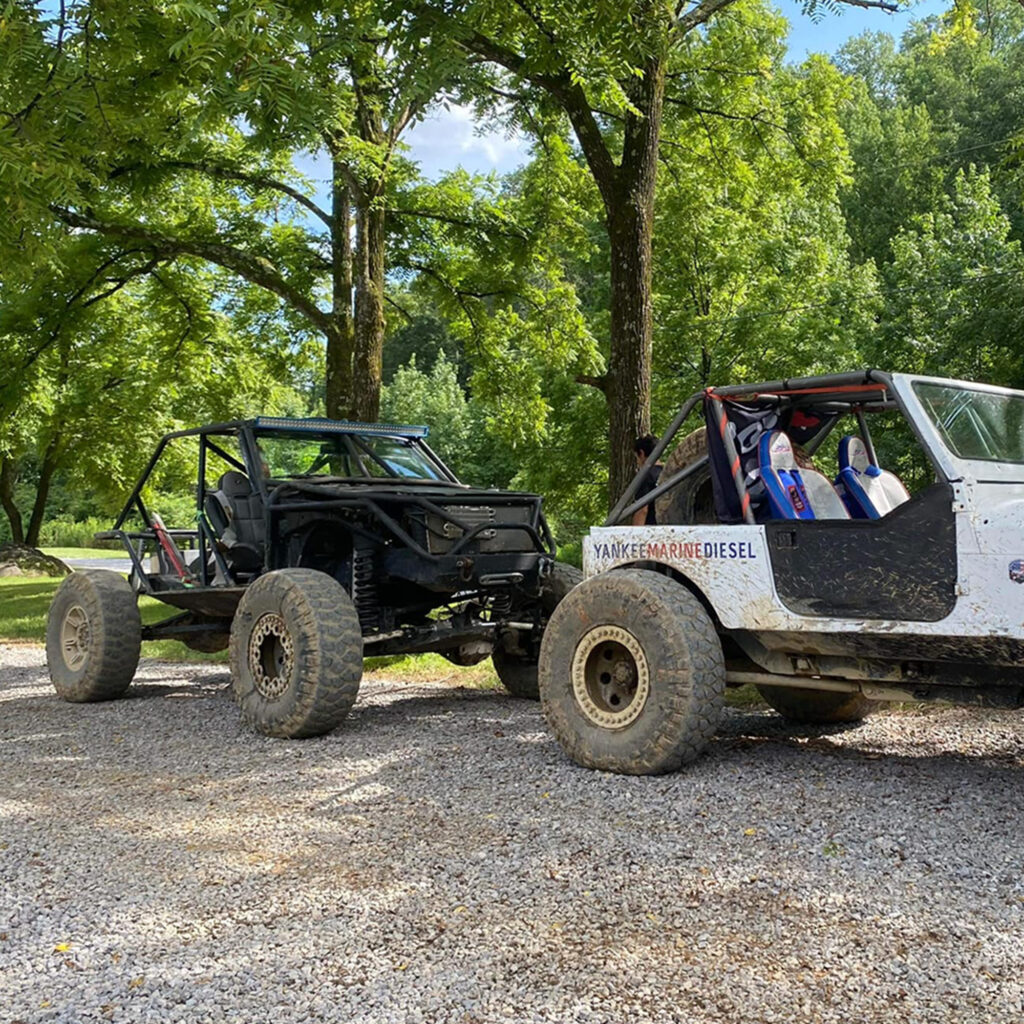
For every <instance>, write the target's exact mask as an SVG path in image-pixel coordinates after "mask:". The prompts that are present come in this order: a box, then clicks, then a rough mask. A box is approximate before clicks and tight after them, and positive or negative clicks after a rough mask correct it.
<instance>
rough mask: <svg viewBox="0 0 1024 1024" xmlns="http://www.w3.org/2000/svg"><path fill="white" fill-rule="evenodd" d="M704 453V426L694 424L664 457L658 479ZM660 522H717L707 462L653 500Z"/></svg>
mask: <svg viewBox="0 0 1024 1024" xmlns="http://www.w3.org/2000/svg"><path fill="white" fill-rule="evenodd" d="M707 453H708V440H707V430H706V429H705V428H704V427H698V428H697V429H696V430H694V431H692V432H691V433H689V434H687V435H686V437H684V438H683V439H682V441H680V442H679V444H678V445H676V448H675V450H674V451H673V452H672V454H671V455H670V456H669V457H668V458H667V459H666V460H665V468H664V469H663V470H662V471H661V479H662V480H667V479H668V478H669V477H670V476H674V475H675V474H676V473H678V472H679V471H680V470H681V469H685V468H686V467H687V466H689V465H691V464H692V463H694V462H696V461H697V460H698V459H701V458H704V456H706V455H707ZM654 511H655V514H656V515H657V517H658V523H659V525H662V526H669V525H672V524H682V523H717V522H718V519H717V517H716V516H715V496H714V494H713V493H712V490H711V468H710V466H708V465H707V464H705V465H703V466H702V467H701V468H700V469H698V470H696V471H695V472H693V473H691V474H690V475H689V476H688V477H687V478H686V479H685V480H681V481H680V482H679V483H678V484H676V486H675V487H673V488H672V489H671V490H670V491H666V492H665V493H664V494H663V495H662V496H661V497H660V498H657V499H656V500H655V502H654Z"/></svg>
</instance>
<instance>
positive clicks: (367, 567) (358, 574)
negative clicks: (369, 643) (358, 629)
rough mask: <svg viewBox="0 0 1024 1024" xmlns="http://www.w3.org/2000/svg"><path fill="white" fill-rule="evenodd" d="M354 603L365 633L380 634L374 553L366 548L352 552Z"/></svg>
mask: <svg viewBox="0 0 1024 1024" xmlns="http://www.w3.org/2000/svg"><path fill="white" fill-rule="evenodd" d="M352 603H353V604H354V605H355V606H356V612H357V613H358V615H359V623H360V625H361V626H362V630H363V633H365V634H371V633H379V632H380V598H379V595H378V593H377V577H376V573H375V572H374V565H373V552H372V551H369V550H367V549H365V548H358V547H357V548H356V549H355V550H354V551H353V552H352Z"/></svg>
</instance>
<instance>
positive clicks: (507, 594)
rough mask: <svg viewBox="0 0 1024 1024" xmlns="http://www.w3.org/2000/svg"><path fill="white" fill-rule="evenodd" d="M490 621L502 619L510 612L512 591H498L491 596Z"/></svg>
mask: <svg viewBox="0 0 1024 1024" xmlns="http://www.w3.org/2000/svg"><path fill="white" fill-rule="evenodd" d="M490 606H491V621H492V622H493V621H494V620H495V619H503V618H504V617H505V616H506V615H508V614H509V613H510V612H511V611H512V591H511V590H499V591H498V592H497V593H495V594H492V595H491V600H490Z"/></svg>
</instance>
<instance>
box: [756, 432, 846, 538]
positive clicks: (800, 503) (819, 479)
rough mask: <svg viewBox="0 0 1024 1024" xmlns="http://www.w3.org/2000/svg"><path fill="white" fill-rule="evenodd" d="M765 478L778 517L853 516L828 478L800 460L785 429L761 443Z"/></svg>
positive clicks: (770, 505)
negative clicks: (802, 464)
mask: <svg viewBox="0 0 1024 1024" xmlns="http://www.w3.org/2000/svg"><path fill="white" fill-rule="evenodd" d="M758 463H759V466H760V470H761V479H762V480H763V481H764V486H765V491H766V493H767V495H768V507H769V509H770V510H771V514H772V518H774V519H849V518H850V514H849V512H847V510H846V506H845V505H844V504H843V502H842V499H841V498H840V497H839V495H838V494H837V493H836V491H835V488H833V486H832V485H831V484H830V483H829V482H828V478H827V477H825V476H824V475H823V474H821V473H819V472H818V471H817V470H816V469H810V468H806V467H805V468H801V467H799V466H798V465H797V464H796V456H795V455H794V453H793V445H792V443H791V442H790V440H789V438H788V437H787V436H786V435H785V434H784V433H783V432H782V431H781V430H773V431H771V433H767V434H764V435H763V436H762V437H761V441H760V444H759V445H758Z"/></svg>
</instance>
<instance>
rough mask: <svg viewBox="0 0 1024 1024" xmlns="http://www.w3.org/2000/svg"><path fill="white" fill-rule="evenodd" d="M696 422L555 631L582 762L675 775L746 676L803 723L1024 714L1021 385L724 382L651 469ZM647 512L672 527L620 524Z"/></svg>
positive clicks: (615, 532)
mask: <svg viewBox="0 0 1024 1024" xmlns="http://www.w3.org/2000/svg"><path fill="white" fill-rule="evenodd" d="M698 407H700V408H702V410H703V413H704V423H705V425H704V427H702V428H700V429H699V430H698V431H694V432H693V433H691V434H689V435H688V436H687V437H686V438H685V439H684V440H683V441H682V443H681V444H679V445H678V447H677V448H676V449H675V451H674V452H673V453H672V454H671V456H670V457H669V458H668V459H667V460H666V464H665V466H664V469H663V470H662V473H661V477H660V480H659V481H658V483H657V485H656V486H655V487H654V488H653V489H650V490H647V491H646V492H644V490H643V489H644V488H645V487H649V485H650V476H649V475H648V473H647V472H645V471H643V470H642V471H641V472H640V473H638V474H637V477H636V478H635V479H634V481H633V482H632V484H631V485H630V486H629V488H627V490H626V493H625V494H624V495H623V496H622V499H621V500H620V501H619V502H618V504H617V505H616V507H615V508H614V509H613V510H612V513H611V514H610V515H609V517H608V519H607V521H606V523H605V525H604V526H601V527H595V528H594V529H592V530H591V531H590V534H589V536H588V537H586V538H585V539H584V543H583V565H584V576H585V579H584V582H583V583H581V584H580V585H579V586H578V587H577V588H576V589H575V590H573V591H572V592H571V593H570V594H569V595H568V596H567V597H566V598H565V600H564V601H563V602H562V603H561V604H560V605H559V607H558V608H557V610H556V611H555V612H554V613H553V615H552V617H551V620H550V622H549V624H548V627H547V631H546V633H545V636H544V640H543V643H542V647H541V654H540V668H539V684H540V695H541V699H542V701H543V706H544V713H545V716H546V718H547V721H548V723H549V725H550V727H551V729H552V730H553V732H554V734H555V736H556V737H557V738H558V740H559V742H560V743H561V744H562V746H563V747H564V748H565V750H566V752H567V753H568V754H569V756H570V757H572V758H573V759H574V760H575V761H577V762H578V763H580V764H582V765H585V766H587V767H592V768H599V769H603V770H607V771H615V772H627V773H634V774H653V773H659V772H666V771H672V770H674V769H676V768H678V767H680V766H681V765H682V764H684V763H686V762H688V761H690V760H692V759H693V758H695V757H697V755H698V754H700V753H701V751H702V750H703V749H704V747H705V746H706V745H707V743H708V742H709V740H710V739H711V737H712V736H713V735H714V733H715V730H716V728H717V725H718V721H719V717H720V715H721V709H722V704H723V695H724V691H725V688H726V687H727V686H741V685H744V684H747V683H753V684H754V685H756V686H757V688H758V689H759V690H760V692H761V694H762V695H763V696H764V698H765V700H767V702H768V703H769V704H771V705H772V706H773V707H774V708H775V709H776V710H777V711H779V712H780V713H781V714H782V715H783V716H785V717H786V718H788V719H791V720H793V721H798V722H855V721H858V720H860V719H862V718H863V717H864V716H865V715H867V714H868V713H869V712H870V711H871V710H872V709H873V708H874V707H875V705H876V702H878V701H883V700H896V701H904V700H909V701H923V700H946V701H953V702H956V703H964V704H976V705H985V706H990V707H1005V708H1018V707H1022V706H1024V667H1022V666H1024V586H1022V584H1024V392H1019V391H1010V390H1007V389H1004V388H997V387H990V386H988V385H983V384H972V383H967V382H964V381H953V380H943V379H938V378H932V377H918V376H914V375H908V374H899V373H893V374H889V373H883V372H880V371H877V370H867V371H859V372H856V373H846V374H836V375H831V376H825V377H807V378H802V379H794V380H779V381H771V382H767V383H761V384H751V385H741V386H733V387H722V388H709V389H708V390H707V391H705V392H700V393H698V394H696V395H693V396H692V397H691V398H690V399H689V400H688V401H687V402H686V403H685V404H684V405H683V407H682V409H681V410H680V411H679V414H678V415H677V416H676V418H675V420H674V421H673V422H672V424H671V426H670V427H669V429H668V430H667V431H666V432H665V434H664V435H663V436H662V438H661V439H660V441H659V443H658V445H657V446H656V448H655V450H654V451H653V452H652V453H651V456H650V457H649V459H648V465H651V464H654V463H656V462H657V461H658V460H659V459H660V458H661V456H662V455H663V453H664V452H666V451H668V450H669V446H670V445H671V444H672V442H673V439H674V438H675V437H676V435H677V434H678V433H679V432H680V428H682V427H683V425H684V423H685V421H686V420H687V418H688V417H689V416H690V414H691V413H693V412H695V411H696V410H698ZM869 424H870V425H874V426H875V427H876V430H875V435H876V436H875V437H873V436H872V432H871V430H870V429H869ZM879 428H881V429H879ZM830 438H831V439H832V443H831V444H828V443H827V442H828V441H829V439H830ZM837 438H838V439H839V440H838V443H836V439H837ZM876 445H877V448H876ZM879 451H882V453H883V457H882V459H881V461H880V458H879V454H878V452H879ZM890 458H891V459H892V461H893V463H894V464H898V465H899V467H901V468H903V469H904V470H905V471H906V474H907V479H906V481H905V482H906V484H907V485H908V486H905V485H904V481H901V480H900V479H899V478H898V477H897V476H896V475H895V474H893V473H892V472H889V471H888V470H887V469H886V468H885V465H884V464H882V463H885V462H886V461H887V460H888V459H890ZM915 460H916V461H915ZM915 466H916V467H917V468H916V470H915ZM820 470H828V473H827V475H826V473H824V472H821V471H820ZM911 477H913V479H911ZM908 487H909V489H908ZM651 502H654V504H655V507H656V509H657V525H653V526H629V525H621V524H622V523H624V522H627V523H628V521H629V520H630V518H631V517H632V515H633V513H635V512H636V511H638V510H640V509H643V508H644V507H646V506H647V505H649V504H650V503H651Z"/></svg>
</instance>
